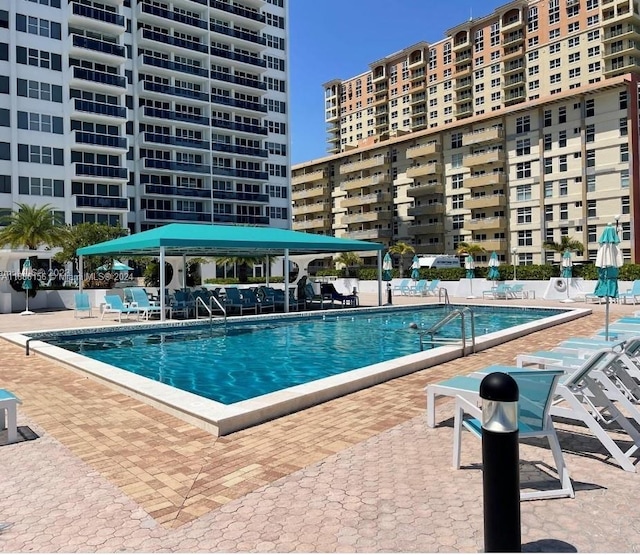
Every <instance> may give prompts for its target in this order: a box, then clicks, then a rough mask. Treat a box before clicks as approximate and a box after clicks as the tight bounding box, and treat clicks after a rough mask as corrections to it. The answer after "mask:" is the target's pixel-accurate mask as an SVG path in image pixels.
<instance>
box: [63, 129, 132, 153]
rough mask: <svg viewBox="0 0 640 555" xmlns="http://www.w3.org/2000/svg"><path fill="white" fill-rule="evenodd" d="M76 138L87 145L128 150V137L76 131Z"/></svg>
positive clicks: (77, 141)
mask: <svg viewBox="0 0 640 555" xmlns="http://www.w3.org/2000/svg"><path fill="white" fill-rule="evenodd" d="M75 140H76V143H80V144H85V145H97V146H106V147H109V148H117V149H120V150H127V139H126V138H124V137H116V136H114V135H100V134H98V133H86V132H83V131H76V132H75Z"/></svg>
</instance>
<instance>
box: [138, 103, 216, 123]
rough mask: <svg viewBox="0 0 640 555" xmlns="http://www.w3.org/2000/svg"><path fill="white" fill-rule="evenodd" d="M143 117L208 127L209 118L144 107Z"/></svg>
mask: <svg viewBox="0 0 640 555" xmlns="http://www.w3.org/2000/svg"><path fill="white" fill-rule="evenodd" d="M144 115H145V116H146V117H148V118H156V119H163V120H172V121H180V122H182V123H191V124H194V125H206V126H208V125H209V118H207V117H204V116H198V115H196V114H189V113H187V112H175V111H173V110H160V109H158V108H152V107H151V106H145V107H144Z"/></svg>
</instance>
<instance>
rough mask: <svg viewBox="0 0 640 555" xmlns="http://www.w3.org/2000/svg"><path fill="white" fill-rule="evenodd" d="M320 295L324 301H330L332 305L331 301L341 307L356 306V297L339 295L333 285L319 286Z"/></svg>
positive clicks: (324, 284)
mask: <svg viewBox="0 0 640 555" xmlns="http://www.w3.org/2000/svg"><path fill="white" fill-rule="evenodd" d="M320 293H321V295H322V296H323V297H324V298H326V299H331V301H332V304H333V301H338V302H339V303H341V304H342V306H358V304H359V302H358V295H343V294H342V293H339V292H338V290H337V289H336V287H335V285H333V283H321V284H320Z"/></svg>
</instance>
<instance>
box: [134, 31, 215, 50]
mask: <svg viewBox="0 0 640 555" xmlns="http://www.w3.org/2000/svg"><path fill="white" fill-rule="evenodd" d="M139 40H140V41H141V42H142V43H144V41H147V40H150V41H153V42H154V43H156V44H161V45H162V44H164V45H167V46H170V47H173V48H181V49H183V50H185V51H186V52H188V53H189V54H194V53H199V54H209V47H208V46H207V45H206V44H204V43H202V42H196V41H192V40H186V39H181V38H180V37H174V36H172V35H168V34H165V33H158V32H157V31H152V30H151V29H140V33H139ZM173 48H171V49H169V51H171V52H173Z"/></svg>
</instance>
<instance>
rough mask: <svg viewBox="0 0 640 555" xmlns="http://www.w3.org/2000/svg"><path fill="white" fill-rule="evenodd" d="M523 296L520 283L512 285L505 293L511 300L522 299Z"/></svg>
mask: <svg viewBox="0 0 640 555" xmlns="http://www.w3.org/2000/svg"><path fill="white" fill-rule="evenodd" d="M524 295H525V292H524V284H522V283H514V284H513V285H512V286H511V287H510V288H509V291H507V296H508V297H509V298H511V299H523V298H524Z"/></svg>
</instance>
